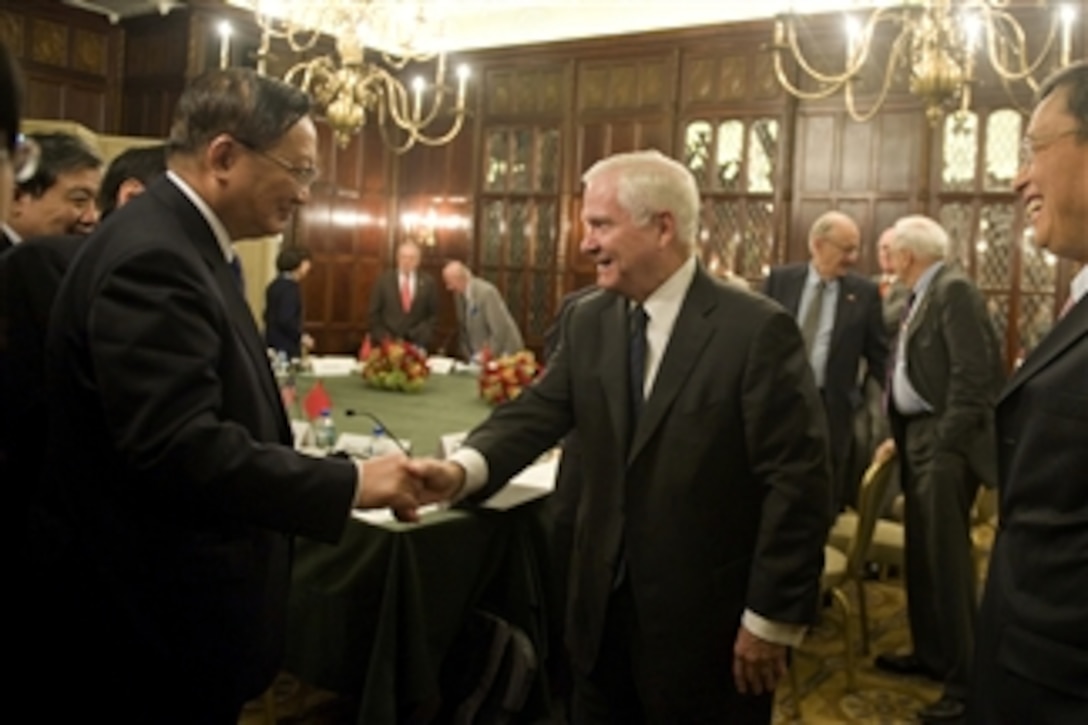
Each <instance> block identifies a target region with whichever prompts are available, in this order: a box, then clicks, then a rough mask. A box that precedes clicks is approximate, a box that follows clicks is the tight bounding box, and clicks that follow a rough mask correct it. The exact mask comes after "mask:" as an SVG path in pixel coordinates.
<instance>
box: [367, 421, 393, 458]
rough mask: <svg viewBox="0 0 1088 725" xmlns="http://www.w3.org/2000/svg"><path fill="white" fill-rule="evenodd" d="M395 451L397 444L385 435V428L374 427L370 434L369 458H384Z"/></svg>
mask: <svg viewBox="0 0 1088 725" xmlns="http://www.w3.org/2000/svg"><path fill="white" fill-rule="evenodd" d="M397 450H399V449H398V448H397V444H396V443H394V442H393V440H392V439H391V438H390V437H389V436H388V435H387V434H386V432H385V428H383V427H381V426H380V425H376V426H374V430H372V431H371V432H370V457H371V458H373V457H374V456H384V455H385V454H387V453H393V452H395V451H397Z"/></svg>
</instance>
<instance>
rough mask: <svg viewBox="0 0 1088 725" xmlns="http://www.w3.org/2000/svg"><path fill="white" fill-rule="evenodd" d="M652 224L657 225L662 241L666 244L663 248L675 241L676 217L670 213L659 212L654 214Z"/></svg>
mask: <svg viewBox="0 0 1088 725" xmlns="http://www.w3.org/2000/svg"><path fill="white" fill-rule="evenodd" d="M654 223H655V224H656V225H657V231H658V234H660V235H661V239H662V241H664V242H666V245H665V246H668V243H670V242H672V241H674V240H675V239H676V217H675V216H673V214H672V212H671V211H659V212H657V213H656V214H654Z"/></svg>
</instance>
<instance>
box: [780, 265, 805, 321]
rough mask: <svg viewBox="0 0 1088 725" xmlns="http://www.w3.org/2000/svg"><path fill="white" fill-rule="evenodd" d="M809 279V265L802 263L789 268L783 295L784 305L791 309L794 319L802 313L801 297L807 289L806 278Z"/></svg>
mask: <svg viewBox="0 0 1088 725" xmlns="http://www.w3.org/2000/svg"><path fill="white" fill-rule="evenodd" d="M807 279H808V265H807V264H802V265H799V266H797V267H796V268H794V269H791V270H789V276H788V277H787V278H786V280H785V281H786V285H785V294H784V295H783V296H782V302H783V307H785V308H786V309H787V310H789V313H790V314H791V315H793V319H795V320H797V319H799V315H800V314H801V297H802V296H803V295H804V291H805V280H807Z"/></svg>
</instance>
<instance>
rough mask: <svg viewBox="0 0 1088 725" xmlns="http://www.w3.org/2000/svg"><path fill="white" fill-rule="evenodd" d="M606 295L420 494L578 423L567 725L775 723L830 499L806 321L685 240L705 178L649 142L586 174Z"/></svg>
mask: <svg viewBox="0 0 1088 725" xmlns="http://www.w3.org/2000/svg"><path fill="white" fill-rule="evenodd" d="M583 180H584V182H585V192H584V205H583V210H582V221H583V224H584V228H585V236H584V238H583V240H582V243H581V247H582V251H583V252H585V253H586V254H588V255H590V256H591V257H592V258H593V260H594V262H595V264H596V270H597V284H598V286H599V287H601V289H602V291H601V292H599V293H592V294H588V295H587V296H585V297H583V298H582V299H580V300H578V301H577V302H576V303H575V304H574V305H573V306H572V307H571V308H570V310H569V312H568V313H567V314H566V315H565V316H564V320H563V325H562V328H561V333H560V335H561V339H560V341H559V344H558V346H557V352H556V353H555V355H553V356H552V357H551V359H550V360H549V364H548V368H547V371H546V372H545V374H544V376H543V377H542V378H541V379H540V380H539V381H538V382H537V383H535V384H534V385H533V386H531V387H528V388H526V389H525V391H523V392H522V394H521V395H520V396H519V397H518V398H516V399H514V400H513V401H511V402H509V403H506V404H504V405H502V406H500V407H499V408H497V409H496V410H495V411H494V412H493V413H492V414H491V417H490V418H489V419H488V420H487V421H486V422H484V423H483V424H482V425H481V426H479V427H478V428H476V429H475V430H474V431H472V432H471V433H470V435H469V436H468V438H467V440H466V441H465V443H464V446H463V447H462V448H461V449H460V450H459V451H458V452H456V453H454V454H453V457H452V458H451V460H447V461H426V460H416V461H413V462H412V463H411V464H410V466H411V467H412V468H413V470H414V471H415V472H417V473H418V474H419V475H421V476H422V477H423V478H424V479H425V480H426V485H427V486H428V495H435V496H447V497H454V498H457V499H468V500H470V501H479V500H481V499H483V498H486V497H487V496H489V495H490V494H492V493H494V492H495V491H496V490H497V489H498V488H500V487H501V486H502V485H503V484H504V483H505V482H506V481H507V480H509V479H510V478H511V476H513V475H514V474H516V473H517V472H518V471H519V470H521V468H523V467H524V466H525V465H526V464H528V463H530V462H531V461H532V460H533V459H534V458H535V457H536V456H537V455H538V454H540V453H541V452H542V451H544V450H546V449H547V448H549V447H550V446H552V445H554V444H555V442H556V441H557V440H558V439H559V438H560V437H561V436H563V435H565V434H566V433H567V432H569V431H571V430H576V431H577V432H578V436H579V438H580V439H581V443H582V450H581V455H580V465H579V468H580V471H579V473H580V475H579V477H578V478H577V479H576V480H577V482H578V485H579V489H580V490H579V492H578V493H579V498H580V501H579V507H578V516H577V522H576V524H575V532H574V552H573V561H572V563H571V570H572V571H571V588H570V595H569V600H568V607H567V612H568V617H567V644H568V647H569V649H570V652H571V658H572V662H573V666H574V668H575V671H576V683H575V699H574V722H577V723H603V722H613V723H641V722H728V723H768V722H770V718H771V705H772V691H773V690H774V688H775V686H776V685H777V684H778V682H779V680H780V678H781V677H782V676H783V675H784V674H785V672H786V652H787V650H788V648H789V646H792V645H796V644H798V643H799V642H800V640H801V638H802V636H803V634H804V630H805V626H806V625H807V624H808V623H809V622H810V621H811V620H812V618H813V617H814V616H815V614H816V611H817V606H818V599H819V597H818V595H819V588H820V587H819V581H820V574H821V572H822V569H823V547H824V542H825V540H826V537H827V530H828V523H829V521H828V519H829V516H828V514H829V509H830V491H831V488H830V471H829V467H828V461H827V433H826V425H825V422H824V415H823V411H822V406H821V403H820V400H819V396H818V393H817V391H816V388H815V386H814V385H813V381H812V372H811V370H810V369H809V366H808V363H807V361H806V358H805V352H804V346H803V343H802V341H801V336H800V334H799V333H798V330H797V325H796V324H795V323H794V321H793V320H792V319H791V318H790V316H789V315H788V314H787V313H786V312H785V311H784V310H782V308H781V307H780V306H778V305H775V304H771V303H770V302H769V301H768V300H766V299H765V298H763V297H760V296H757V295H753V294H750V293H748V292H745V291H743V290H739V289H736V288H734V287H733V286H731V285H728V284H726V283H723V282H720V281H718V280H715V279H714V278H713V277H712V276H711V275H710V274H708V273H707V272H706V271H705V270H704V269H703V268H702V267H701V265H699V263H698V262H697V260H696V259H695V257H694V256H693V252H694V246H695V240H696V236H695V235H696V226H697V223H698V213H699V194H698V190H697V188H696V185H695V180H694V178H693V177H692V175H691V172H690V171H688V170H687V169H686V168H685V167H684V166H683V165H681V164H679V163H677V162H676V161H674V160H672V159H669V158H667V157H665V156H663V155H661V154H660V153H658V152H656V151H643V152H635V153H627V154H619V155H616V156H612V157H609V158H607V159H605V160H603V161H600V162H598V163H597V164H595V165H594V166H593V167H591V168H590V169H589V171H587V172H586V174H585V176H584V177H583Z"/></svg>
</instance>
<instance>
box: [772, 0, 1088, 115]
mask: <svg viewBox="0 0 1088 725" xmlns="http://www.w3.org/2000/svg"><path fill="white" fill-rule="evenodd" d="M1039 5H1042V6H1045V5H1046V3H1045V2H1044V1H1043V0H1040V2H1039ZM868 12H869V16H868V19H866V20H865V21H864V22H862V21H860V20H858V18H856V17H854V16H850V15H848V16H847V42H846V46H845V48H844V56H845V63H844V67H843V68H842V70H841V71H838V72H824V71H822V70H820V69H817V68H816V67H815V66H814V65H813V64H812V63H811V62H810V61H809V60H808V59H807V58H806V57H805V55H804V53H803V52H802V49H801V46H800V43H799V42H798V39H797V24H798V18H797V16H796V15H794V14H792V13H788V14H785V15H779V16H778V17H777V18H776V19H775V24H774V45H773V46H772V50H773V54H774V70H775V75H776V76H777V77H778V82H779V83H780V84H781V85H782V87H783V88H785V89H786V90H787V91H788V92H789V93H791V94H792V95H794V96H796V97H798V98H802V99H806V100H813V99H819V98H826V97H828V96H830V95H832V94H834V93H837V92H838V91H840V90H842V91H843V92H844V94H845V97H846V109H847V111H848V113H849V114H850V116H851V118H853V119H854V120H856V121H859V122H864V121H868V120H869V119H871V118H872V117H873V116H874V115H875V114H876V113H877V112H878V111H879V110H880V108H881V107H882V106H883V105H884V102H885V100H886V99H887V97H888V92H889V90H890V89H891V86H892V82H893V79H894V76H895V72H896V70H897V69H904V70H906V71H907V72H908V73H909V88H910V92H911V93H912V94H914V95H916V96H918V97H920V98H921V99H922V100H923V102H924V103H925V107H926V117H927V118H928V119H929V121H930V123H931V124H936V123H937V122H938V120H939V119H940V118H941V116H942V115H943V114H944V113H946V112H948V111H955V110H958V111H959V112H961V113H962V112H966V110H967V109H968V108H969V107H970V104H971V87H972V85H973V84H975V83H976V77H975V63H976V56H980V55H981V56H982V58H983V59H985V60H987V61H988V62H989V65H990V67H991V68H992V69H993V72H994V73H995V74H996V76H997V77H998V79H999V80H1000V81H1001V83H1002V84H1003V85H1004V86H1005V88H1006V90H1009V88H1010V84H1012V83H1026V84H1027V85H1028V86H1029V87H1030V88H1032V89H1034V87H1035V85H1036V82H1035V79H1034V76H1035V75H1036V74H1037V73H1039V72H1040V70H1041V66H1042V65H1043V64H1044V62H1045V61H1046V60H1047V58H1049V57H1050V56H1051V55H1052V53H1053V50H1054V48H1055V46H1056V44H1059V43H1060V51H1059V54H1058V63H1059V65H1060V66H1063V67H1064V66H1066V65H1068V64H1069V54H1070V47H1071V28H1072V24H1073V19H1074V17H1075V11H1074V10H1073V7H1072V5H1066V6H1062V7H1060V8H1058V9H1057V10H1056V11H1054V12H1052V13H1051V17H1050V24H1049V30H1048V31H1047V34H1046V39H1045V41H1044V42H1043V44H1042V47H1041V48H1039V50H1038V54H1037V55H1036V56H1035V57H1034V58H1032V54H1031V53H1030V52H1029V48H1028V42H1027V33H1026V32H1025V30H1024V28H1023V27H1022V26H1021V24H1020V22H1019V21H1018V20H1017V19H1016V18H1015V17H1014V16H1013V15H1012V13H1011V12H1010V8H1009V0H900V2H898V3H895V4H890V5H884V6H881V7H877V8H870V9H869V10H868ZM883 28H889V29H890V30H891V31H896V30H897V32H894V33H893V34H889V33H888V32H884V31H883ZM1059 35H1060V41H1059V39H1058V37H1059ZM885 53H886V55H885ZM785 56H791V57H792V58H793V59H794V61H795V62H796V64H797V66H798V67H799V69H800V70H801V71H802V72H803V73H804V74H805V75H806V76H808V77H809V78H810V79H811V80H812V81H813V82H814V88H813V89H812V90H806V89H804V88H802V87H800V84H797V85H795V84H794V83H793V82H792V81H791V80H790V78H789V76H788V75H787V73H786V72H785V70H784V67H783V66H784V62H783V61H784V57H785ZM878 56H879V57H878ZM882 60H883V61H884V62H886V65H885V66H884V69H883V76H882V80H881V81H880V85H879V87H878V90H877V93H876V98H875V100H874V101H873V102H872V105H871V106H870V107H869V108H868V110H864V111H862V110H859V109H858V105H857V102H856V100H855V85H856V83H857V80H858V77H859V75H860V73H861V70H862V69H863V68H864V67H865V66H866V65H867V64H869V63H880V62H881V61H882ZM1010 96H1011V91H1010Z"/></svg>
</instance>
